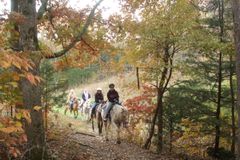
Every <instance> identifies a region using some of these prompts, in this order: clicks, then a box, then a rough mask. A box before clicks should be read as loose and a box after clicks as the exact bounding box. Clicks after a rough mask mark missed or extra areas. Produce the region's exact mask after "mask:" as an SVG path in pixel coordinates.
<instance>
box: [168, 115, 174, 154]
mask: <svg viewBox="0 0 240 160" xmlns="http://www.w3.org/2000/svg"><path fill="white" fill-rule="evenodd" d="M172 141H173V120H172V117H171V118H170V119H169V152H170V153H171V152H172Z"/></svg>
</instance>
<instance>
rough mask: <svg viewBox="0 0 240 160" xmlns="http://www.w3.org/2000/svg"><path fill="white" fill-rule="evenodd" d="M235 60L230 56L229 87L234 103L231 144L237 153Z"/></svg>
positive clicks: (233, 151)
mask: <svg viewBox="0 0 240 160" xmlns="http://www.w3.org/2000/svg"><path fill="white" fill-rule="evenodd" d="M233 73H234V68H233V59H232V55H230V74H229V85H230V93H231V103H232V106H231V107H232V110H231V111H232V144H231V151H232V153H235V139H236V129H235V128H236V126H235V95H234V88H233Z"/></svg>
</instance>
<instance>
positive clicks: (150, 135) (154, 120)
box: [143, 106, 159, 149]
mask: <svg viewBox="0 0 240 160" xmlns="http://www.w3.org/2000/svg"><path fill="white" fill-rule="evenodd" d="M158 110H159V107H158V106H157V108H156V111H155V114H154V116H153V119H152V124H151V128H150V130H149V136H148V138H147V140H146V142H145V144H144V146H143V148H144V149H149V148H150V145H151V141H152V137H153V135H154V130H155V124H156V120H157V115H158Z"/></svg>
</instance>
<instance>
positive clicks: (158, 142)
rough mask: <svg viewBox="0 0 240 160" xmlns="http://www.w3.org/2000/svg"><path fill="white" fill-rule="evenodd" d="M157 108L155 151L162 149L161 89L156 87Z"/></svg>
mask: <svg viewBox="0 0 240 160" xmlns="http://www.w3.org/2000/svg"><path fill="white" fill-rule="evenodd" d="M157 106H158V108H159V110H158V121H157V126H158V132H157V152H158V153H160V152H162V149H163V91H162V90H161V89H158V100H157Z"/></svg>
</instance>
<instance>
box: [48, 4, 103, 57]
mask: <svg viewBox="0 0 240 160" xmlns="http://www.w3.org/2000/svg"><path fill="white" fill-rule="evenodd" d="M102 1H103V0H99V1H98V2H97V3H96V4H95V6H94V7H93V9H92V10H91V12H90V14H89V16H88V18H87V21H86V23H85V24H84V26H83V29H82V30H81V32H80V33H79V34H78V35H77V36H76V37H75V39H74V40H73V41H72V42H71V43H70V44H69V45H68V46H67V47H65V48H64V49H62V50H61V51H58V52H55V53H53V55H51V56H47V57H45V58H47V59H51V58H58V57H61V56H63V55H65V54H66V53H67V52H68V51H69V50H70V49H71V48H73V47H74V46H75V45H76V43H77V42H79V41H81V40H82V37H83V35H84V34H85V33H86V32H87V29H88V27H89V25H90V24H91V21H92V19H93V17H94V13H95V10H96V9H97V7H98V6H99V5H100V4H101V2H102Z"/></svg>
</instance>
